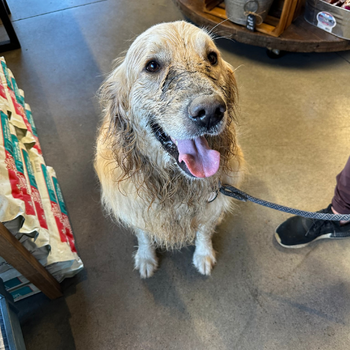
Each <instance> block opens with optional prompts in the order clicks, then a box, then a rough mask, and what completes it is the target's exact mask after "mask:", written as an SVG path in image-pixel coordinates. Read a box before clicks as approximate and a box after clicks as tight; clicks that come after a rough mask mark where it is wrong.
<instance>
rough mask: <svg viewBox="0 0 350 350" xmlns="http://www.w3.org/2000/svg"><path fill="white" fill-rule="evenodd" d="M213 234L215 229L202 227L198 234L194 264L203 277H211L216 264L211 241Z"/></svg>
mask: <svg viewBox="0 0 350 350" xmlns="http://www.w3.org/2000/svg"><path fill="white" fill-rule="evenodd" d="M213 233H214V227H210V228H208V227H202V228H201V229H200V230H199V231H198V232H197V234H196V249H195V251H194V255H193V264H194V266H195V267H196V268H197V270H198V271H199V272H200V273H201V274H202V275H210V273H211V270H212V268H213V266H214V265H215V263H216V259H215V250H214V249H213V244H212V241H211V237H212V235H213Z"/></svg>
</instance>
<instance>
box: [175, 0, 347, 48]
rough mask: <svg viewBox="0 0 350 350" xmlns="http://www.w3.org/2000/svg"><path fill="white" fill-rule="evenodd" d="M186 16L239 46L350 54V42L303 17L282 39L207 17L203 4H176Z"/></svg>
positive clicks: (181, 0) (199, 0) (189, 0)
mask: <svg viewBox="0 0 350 350" xmlns="http://www.w3.org/2000/svg"><path fill="white" fill-rule="evenodd" d="M174 1H175V3H176V4H177V6H178V7H179V9H180V11H181V12H182V13H183V15H184V16H185V17H186V18H188V19H189V20H190V21H192V22H193V23H195V24H196V25H198V26H203V27H206V28H214V27H215V31H214V32H215V33H216V34H218V35H220V36H224V37H226V38H230V39H233V40H236V41H238V42H241V43H244V44H249V45H255V46H260V47H266V48H268V49H270V50H272V49H273V50H280V51H289V52H336V51H345V50H350V40H344V39H340V38H338V37H336V36H334V35H332V34H329V33H327V32H326V31H323V30H322V29H320V28H317V27H315V26H313V25H311V24H309V23H307V22H306V21H305V20H304V17H303V15H301V16H299V17H298V18H296V20H295V21H294V22H293V23H292V24H291V25H290V26H289V27H288V28H287V29H286V30H285V31H284V32H283V33H282V34H281V35H280V36H279V37H273V36H271V35H268V34H265V33H260V32H252V31H250V30H248V29H246V28H245V27H243V26H240V25H237V24H234V23H232V22H230V21H224V22H223V20H222V19H221V18H219V17H217V16H214V15H212V14H209V13H205V12H204V7H203V0H174Z"/></svg>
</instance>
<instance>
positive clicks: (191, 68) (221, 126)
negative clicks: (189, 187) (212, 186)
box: [101, 21, 236, 178]
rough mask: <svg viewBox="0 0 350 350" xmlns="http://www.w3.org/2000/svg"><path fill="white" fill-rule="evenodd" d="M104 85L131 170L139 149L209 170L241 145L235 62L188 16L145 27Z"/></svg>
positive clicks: (196, 171) (191, 170) (198, 172)
mask: <svg viewBox="0 0 350 350" xmlns="http://www.w3.org/2000/svg"><path fill="white" fill-rule="evenodd" d="M101 91H102V98H103V101H104V104H105V105H104V107H105V111H106V113H107V115H108V118H109V119H110V124H111V126H112V127H111V128H110V134H111V135H112V136H113V137H116V140H117V144H116V147H117V148H118V150H119V151H118V154H119V156H117V157H116V158H117V162H118V163H119V165H120V166H122V167H123V169H124V170H125V171H135V169H137V168H140V164H138V165H137V164H133V162H134V163H135V162H136V161H137V159H139V160H140V157H138V156H137V155H136V154H135V149H137V150H138V151H139V152H141V153H143V154H142V156H147V157H148V158H151V159H150V161H151V162H153V163H154V164H156V163H159V162H162V166H164V165H165V166H168V167H171V168H174V167H176V168H177V169H178V171H181V172H182V173H183V174H185V175H186V176H189V177H191V178H206V177H210V176H212V175H214V174H215V173H217V171H218V169H219V168H220V162H221V167H224V166H225V164H224V163H225V160H226V159H227V158H228V156H229V153H232V152H233V150H234V139H235V138H234V135H233V134H232V132H233V131H232V128H229V127H228V125H229V124H230V123H231V122H232V119H233V117H234V106H235V102H236V82H235V78H234V74H233V70H232V67H231V66H230V65H229V64H228V63H227V62H225V61H224V60H223V59H222V57H221V55H220V52H219V50H218V49H217V48H216V46H215V44H214V42H213V41H212V39H211V37H210V35H208V34H207V32H205V31H204V30H201V29H198V28H197V27H195V26H193V25H191V24H189V23H186V22H183V21H181V22H174V23H164V24H159V25H156V26H154V27H151V28H150V29H148V30H147V31H146V32H144V33H143V34H141V35H140V36H139V37H138V38H137V39H136V40H135V41H134V42H133V44H132V45H131V47H130V49H129V50H128V52H127V54H126V56H125V58H124V60H123V61H122V62H121V63H120V65H119V66H118V67H117V68H116V69H115V70H114V71H113V72H112V73H111V75H110V76H109V77H108V79H107V80H106V82H105V83H104V85H103V86H102V89H101ZM160 146H161V147H160ZM129 156H130V157H129ZM152 157H153V159H152ZM129 158H130V159H129ZM159 159H160V160H159Z"/></svg>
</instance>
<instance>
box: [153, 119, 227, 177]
mask: <svg viewBox="0 0 350 350" xmlns="http://www.w3.org/2000/svg"><path fill="white" fill-rule="evenodd" d="M150 125H151V128H152V131H153V133H154V136H155V137H156V139H157V140H158V141H159V142H160V143H161V145H162V146H163V148H164V150H165V151H166V152H168V153H169V154H170V155H171V156H172V157H173V158H175V160H176V162H177V164H178V166H179V167H180V168H181V169H182V170H183V171H184V172H185V173H186V174H187V175H189V176H191V177H196V178H205V177H210V176H212V175H214V174H215V173H216V172H217V171H218V170H219V166H220V153H219V152H218V151H215V150H212V149H210V147H209V144H208V141H207V139H206V138H205V136H204V135H202V136H199V137H196V138H193V139H187V140H176V139H174V138H172V137H170V136H169V135H168V134H167V133H166V132H164V130H163V129H162V128H161V127H160V125H158V124H157V123H154V122H152V123H150Z"/></svg>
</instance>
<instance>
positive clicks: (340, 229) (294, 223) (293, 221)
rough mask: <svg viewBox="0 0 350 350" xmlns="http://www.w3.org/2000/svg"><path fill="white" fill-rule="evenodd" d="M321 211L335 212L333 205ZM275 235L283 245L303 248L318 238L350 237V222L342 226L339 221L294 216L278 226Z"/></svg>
mask: <svg viewBox="0 0 350 350" xmlns="http://www.w3.org/2000/svg"><path fill="white" fill-rule="evenodd" d="M319 213H329V214H333V211H332V205H331V204H330V205H329V206H328V208H326V209H323V210H320V211H319ZM275 237H276V240H277V242H278V243H279V244H280V245H281V246H282V247H285V248H302V247H305V246H307V245H308V244H309V243H311V242H313V241H316V240H318V239H325V238H330V239H336V238H344V237H350V223H348V224H345V225H342V226H340V224H339V221H328V220H315V219H307V218H303V217H300V216H293V217H291V218H289V219H288V220H286V221H285V222H283V223H282V224H281V225H280V226H278V227H277V229H276V233H275Z"/></svg>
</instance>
